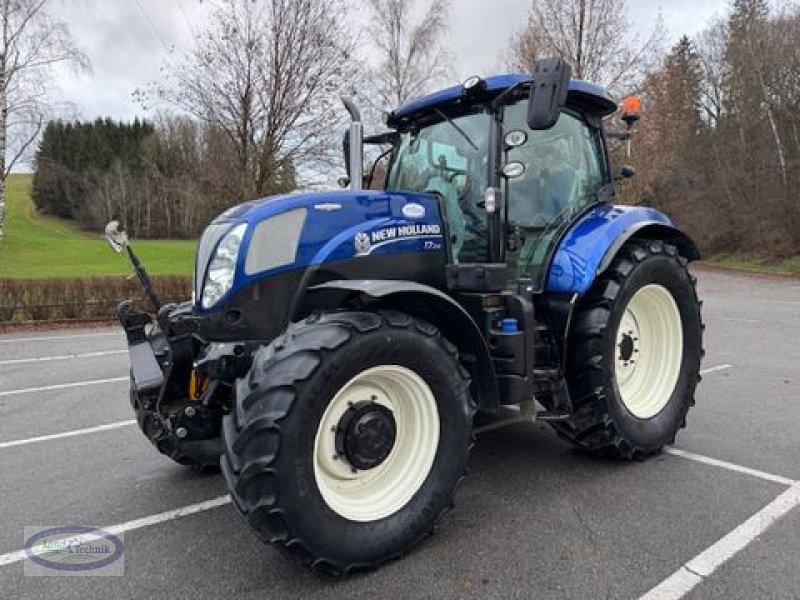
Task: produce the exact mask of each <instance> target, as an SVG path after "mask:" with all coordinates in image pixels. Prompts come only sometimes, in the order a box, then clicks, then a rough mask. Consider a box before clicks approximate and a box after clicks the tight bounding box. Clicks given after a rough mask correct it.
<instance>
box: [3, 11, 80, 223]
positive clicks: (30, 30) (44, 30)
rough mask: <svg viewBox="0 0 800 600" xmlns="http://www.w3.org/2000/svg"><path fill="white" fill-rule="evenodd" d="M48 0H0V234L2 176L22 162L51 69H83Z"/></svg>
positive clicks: (43, 109) (45, 100)
mask: <svg viewBox="0 0 800 600" xmlns="http://www.w3.org/2000/svg"><path fill="white" fill-rule="evenodd" d="M49 4H50V2H49V0H0V11H2V19H3V39H2V46H1V47H0V238H2V236H3V230H4V220H5V202H6V178H7V177H8V174H9V173H10V172H11V170H12V169H13V168H14V166H15V165H16V164H17V163H19V162H20V161H21V160H24V159H25V158H26V157H27V156H28V153H29V151H30V150H31V146H32V144H33V142H34V141H35V140H36V138H37V136H38V135H39V132H40V131H41V128H42V124H43V122H44V118H45V114H46V113H47V112H48V109H49V108H50V107H51V102H52V100H53V99H52V98H51V97H49V96H48V90H49V89H50V87H51V84H50V78H51V75H52V72H53V69H54V67H56V65H58V64H61V63H67V64H69V65H71V66H74V67H78V68H83V69H88V68H89V61H88V59H87V58H86V56H85V55H84V54H83V53H82V52H81V51H80V50H79V49H78V47H77V46H76V44H75V42H74V40H73V38H72V36H71V35H70V32H69V30H68V29H67V26H66V24H65V23H64V22H63V21H61V20H59V19H57V18H55V17H53V16H52V15H51V14H50V13H49V12H48V8H49Z"/></svg>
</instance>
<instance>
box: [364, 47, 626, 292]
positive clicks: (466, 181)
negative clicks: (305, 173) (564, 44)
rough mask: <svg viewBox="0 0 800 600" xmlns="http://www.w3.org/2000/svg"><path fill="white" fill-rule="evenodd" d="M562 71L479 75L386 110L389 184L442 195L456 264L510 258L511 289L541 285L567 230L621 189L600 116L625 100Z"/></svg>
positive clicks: (507, 261) (507, 260)
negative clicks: (390, 136) (390, 141)
mask: <svg viewBox="0 0 800 600" xmlns="http://www.w3.org/2000/svg"><path fill="white" fill-rule="evenodd" d="M563 66H564V64H563V63H561V68H562V69H563ZM553 67H555V65H551V68H553ZM555 75H556V76H557V77H558V80H554V79H553V78H552V77H551V78H549V79H548V80H547V81H544V87H542V86H541V85H536V86H534V85H533V78H532V77H531V75H522V74H517V75H503V76H496V77H488V78H486V79H480V78H477V77H472V78H470V79H468V80H467V81H466V82H465V83H464V84H463V85H461V86H455V87H451V88H448V89H446V90H443V91H441V92H437V93H435V94H431V95H429V96H427V97H424V98H422V99H420V100H416V101H414V102H411V103H410V104H407V105H406V106H403V107H401V108H399V109H397V110H395V111H394V112H392V113H391V114H390V115H389V116H388V119H387V124H388V125H389V126H390V127H393V128H395V129H396V131H397V132H398V134H399V136H398V137H397V138H395V147H394V150H393V152H392V157H391V161H390V164H389V167H388V173H387V177H386V184H385V185H386V189H387V190H404V191H416V192H429V193H433V194H435V195H437V196H438V197H439V198H440V201H441V203H442V206H443V208H444V211H443V212H444V215H445V220H446V222H447V226H448V230H449V238H448V239H449V242H450V254H451V255H450V257H449V259H450V263H451V264H452V265H459V264H460V265H468V264H477V263H494V264H499V263H502V264H505V265H506V269H505V270H504V277H505V279H506V287H508V288H511V289H516V285H517V282H518V281H520V280H526V281H529V282H530V285H531V286H532V288H533V289H534V290H535V291H542V290H543V289H544V287H545V285H546V274H547V265H548V262H549V258H550V257H551V255H552V253H553V250H554V247H555V244H556V242H557V241H558V240H559V238H560V236H561V234H563V233H564V231H565V230H566V229H567V228H568V226H569V225H570V224H571V223H572V222H573V220H574V218H575V217H576V216H577V215H580V214H581V213H582V212H584V211H585V210H586V209H587V208H588V207H590V206H592V205H595V204H597V203H598V202H602V201H608V200H610V199H611V197H612V195H613V178H612V176H611V172H610V161H609V158H608V152H607V149H606V143H605V139H604V135H603V130H602V125H601V120H602V118H603V117H605V116H607V115H609V114H611V113H613V112H614V111H615V110H616V104H615V103H614V101H613V100H612V99H611V98H610V97H609V95H608V94H607V92H606V91H605V90H603V89H602V88H600V87H598V86H595V85H591V84H588V83H586V82H583V81H578V80H570V79H569V78H568V76H567V77H564V73H563V71H558V72H556V73H555ZM537 81H539V82H540V84H541V83H542V81H543V77H541V76H540V77H537ZM532 92H533V93H532ZM537 94H538V95H537ZM557 96H562V98H556V102H555V103H551V102H549V100H551V98H553V97H557ZM542 97H544V100H547V101H548V102H546V103H545V106H544V108H543V109H542V108H540V107H539V106H538V105H537V102H539V103H541V101H539V100H538V98H542ZM551 104H552V105H551ZM536 110H538V114H537V113H536V112H535V111H536ZM542 115H543V116H544V121H542ZM531 117H533V120H532V118H531ZM537 118H538V119H539V120H538V121H536V120H535V119H537ZM551 122H552V123H551ZM365 141H369V139H368V140H365Z"/></svg>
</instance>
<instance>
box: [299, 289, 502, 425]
mask: <svg viewBox="0 0 800 600" xmlns="http://www.w3.org/2000/svg"><path fill="white" fill-rule="evenodd" d="M356 301H357V302H358V304H360V305H362V306H364V305H366V306H368V307H372V308H376V309H377V308H383V309H393V310H398V311H401V312H405V313H407V314H410V315H412V316H414V317H418V318H420V319H423V320H425V321H427V322H429V323H431V324H432V325H435V326H436V327H437V328H438V329H439V331H440V332H441V333H442V335H443V336H444V337H445V338H446V339H447V340H448V341H449V342H451V343H452V344H454V345H455V346H456V348H458V351H459V354H460V357H461V360H462V362H463V363H464V364H465V366H466V367H467V368H468V369H469V370H470V375H471V377H472V381H471V383H470V390H471V392H472V394H473V398H474V400H475V402H476V403H477V405H478V408H480V409H481V410H483V411H485V412H492V411H494V410H496V409H497V406H498V404H499V393H498V390H497V381H496V379H495V373H494V366H493V363H492V358H491V355H490V353H489V346H488V345H487V343H486V340H485V339H484V337H483V334H482V332H481V330H480V328H479V327H478V325H477V324H476V323H475V321H473V320H472V317H470V315H469V313H467V311H466V310H464V308H463V307H462V306H461V305H460V304H458V303H457V302H456V301H455V300H453V299H452V298H451V297H450V296H448V295H447V294H445V293H444V292H442V291H440V290H437V289H436V288H433V287H430V286H427V285H423V284H419V283H414V282H412V281H396V280H381V279H370V280H335V281H328V282H326V283H322V284H320V285H315V286H313V287H310V288H308V294H307V297H306V298H305V301H304V312H306V311H309V310H326V309H338V308H341V307H343V306H347V305H348V304H350V303H353V302H356Z"/></svg>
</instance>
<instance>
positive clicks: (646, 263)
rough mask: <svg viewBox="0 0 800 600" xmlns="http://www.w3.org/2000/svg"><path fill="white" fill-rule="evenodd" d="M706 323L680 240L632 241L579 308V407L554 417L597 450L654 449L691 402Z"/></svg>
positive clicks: (575, 352) (570, 379) (575, 351)
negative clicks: (566, 417) (675, 243)
mask: <svg viewBox="0 0 800 600" xmlns="http://www.w3.org/2000/svg"><path fill="white" fill-rule="evenodd" d="M702 331H703V323H702V319H701V316H700V302H699V301H698V298H697V292H696V289H695V279H694V277H693V276H692V275H691V274H690V273H689V271H688V269H687V261H686V259H685V258H684V257H682V256H681V255H680V254H679V252H678V250H677V248H675V246H673V245H671V244H668V243H665V242H662V241H660V240H636V241H632V242H628V243H626V244H625V245H624V246H623V247H622V249H621V250H620V252H619V254H618V255H617V257H616V258H615V259H614V261H613V262H612V264H611V266H610V267H609V268H608V270H607V271H606V272H605V273H604V274H603V275H601V276H600V277H598V279H597V281H596V282H595V283H594V285H593V286H592V288H591V289H590V290H589V292H588V293H587V294H586V296H585V297H584V298H582V299H581V301H580V303H579V304H578V306H577V307H576V309H575V314H574V317H573V321H572V325H571V328H570V334H569V338H568V342H567V360H566V375H567V385H568V387H569V391H570V396H571V398H572V403H573V414H572V416H571V418H570V419H569V420H567V421H561V422H553V427H554V428H555V429H556V431H557V432H558V433H559V434H560V435H561V436H562V437H564V438H566V439H567V440H569V441H570V442H572V443H574V444H576V445H577V446H579V447H581V448H584V449H587V450H590V451H594V452H601V453H606V454H612V455H616V456H620V457H623V458H644V457H646V456H648V455H651V454H655V453H658V452H659V451H660V450H661V449H662V448H663V446H664V445H665V444H668V443H672V442H673V441H674V440H675V435H676V433H677V431H678V430H679V429H680V428H681V427H685V425H686V414H687V413H688V411H689V409H690V407H691V406H693V405H694V402H695V401H694V392H695V387H696V386H697V382H698V381H699V380H700V361H701V359H702V356H703V348H702Z"/></svg>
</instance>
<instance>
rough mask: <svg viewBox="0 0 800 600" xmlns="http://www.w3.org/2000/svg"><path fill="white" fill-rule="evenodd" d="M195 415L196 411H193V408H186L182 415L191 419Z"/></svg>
mask: <svg viewBox="0 0 800 600" xmlns="http://www.w3.org/2000/svg"><path fill="white" fill-rule="evenodd" d="M196 413H197V411H196V410H195V408H194V406H187V407H186V408H185V409H184V410H183V414H185V415H186V416H187V417H193V416H194V415H195V414H196Z"/></svg>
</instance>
